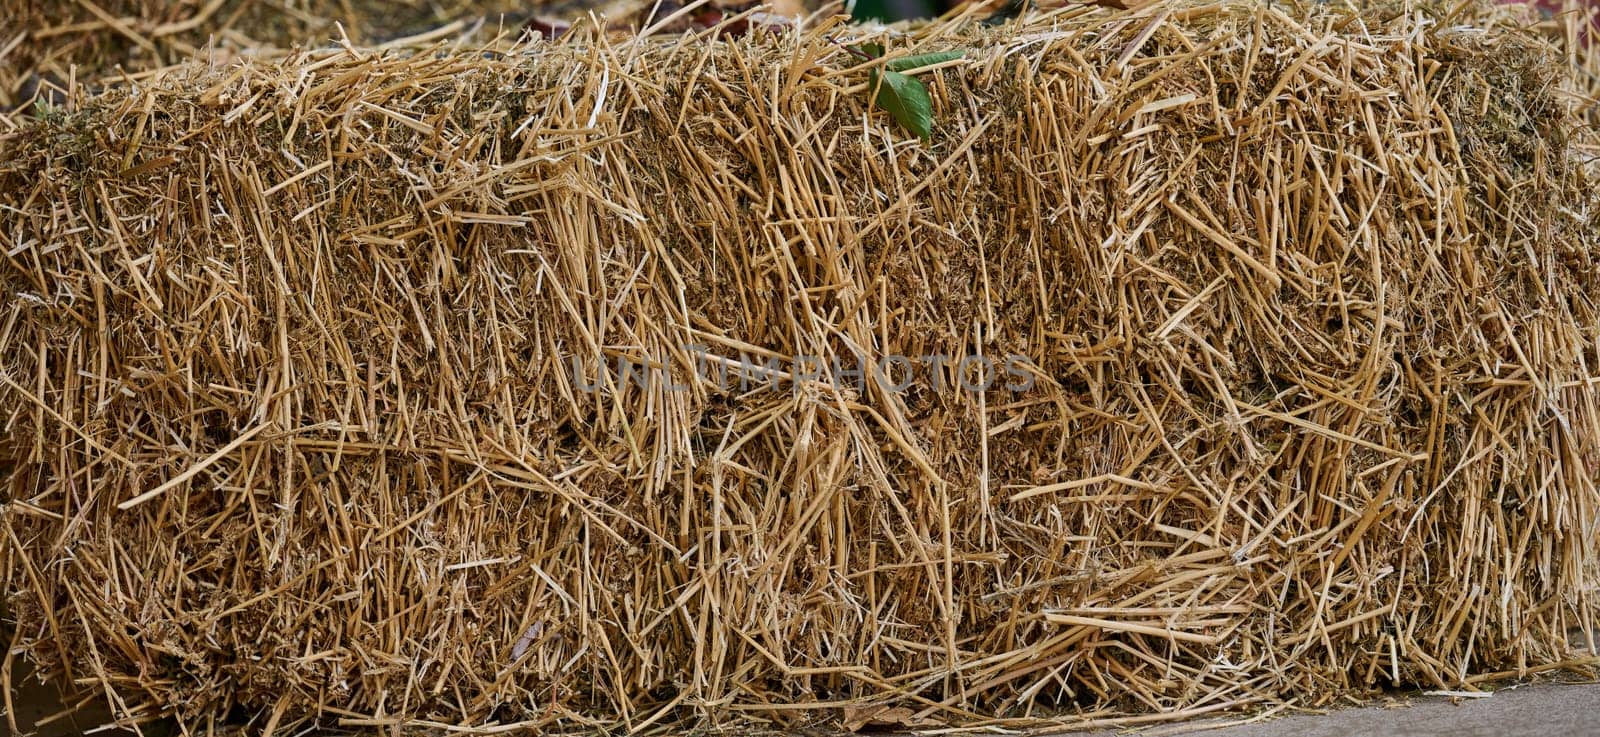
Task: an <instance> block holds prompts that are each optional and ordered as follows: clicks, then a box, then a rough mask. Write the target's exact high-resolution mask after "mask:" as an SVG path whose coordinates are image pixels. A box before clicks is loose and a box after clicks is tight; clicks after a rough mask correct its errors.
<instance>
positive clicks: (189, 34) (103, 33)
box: [0, 0, 583, 107]
mask: <svg viewBox="0 0 1600 737" xmlns="http://www.w3.org/2000/svg"><path fill="white" fill-rule="evenodd" d="M582 5H583V2H582V1H581V0H557V1H555V2H552V1H551V0H442V1H441V0H429V1H427V2H424V1H423V0H299V1H297V2H293V3H291V4H285V3H270V2H258V1H256V0H187V1H184V2H172V1H171V0H92V1H91V0H0V18H3V19H5V21H6V24H5V27H4V28H0V107H10V106H13V105H17V104H20V103H21V102H24V101H25V98H27V97H28V96H29V95H28V94H26V93H27V92H29V91H30V89H31V88H33V87H37V85H38V84H39V82H40V81H41V80H43V81H48V82H49V83H51V84H55V85H58V86H62V87H65V86H67V85H69V84H73V83H77V84H85V85H90V84H99V83H100V82H102V81H106V80H117V79H122V78H124V76H125V75H129V76H132V77H135V78H138V77H141V76H144V75H145V74H147V73H149V72H152V71H154V70H156V69H160V68H163V67H165V66H167V65H171V64H176V63H180V62H182V61H184V60H186V59H190V58H193V57H195V56H197V55H207V54H209V55H212V56H216V55H219V54H218V52H221V53H220V55H224V56H225V55H226V54H227V53H229V52H237V51H245V50H252V51H260V50H262V49H272V48H279V49H283V48H289V47H293V46H310V47H315V46H324V45H328V44H330V43H333V42H334V41H335V40H338V39H341V38H347V39H350V40H352V41H353V42H356V43H363V42H372V41H381V40H387V39H390V38H392V37H394V36H397V35H406V34H410V33H416V32H423V31H424V30H425V29H428V28H430V26H440V27H444V28H445V30H450V29H452V28H453V29H455V30H460V29H461V28H463V27H465V26H468V25H470V23H471V21H473V20H476V19H479V18H482V19H484V20H485V22H486V23H488V22H489V21H491V20H498V19H500V18H502V17H505V16H506V14H511V15H517V14H521V13H526V12H530V11H532V10H534V9H540V10H541V11H544V12H553V13H572V12H577V11H578V6H582ZM452 22H459V23H452ZM518 22H520V21H514V22H513V23H512V25H513V26H515V25H516V23H518Z"/></svg>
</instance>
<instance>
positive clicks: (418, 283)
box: [0, 2, 1600, 729]
mask: <svg viewBox="0 0 1600 737" xmlns="http://www.w3.org/2000/svg"><path fill="white" fill-rule="evenodd" d="M1507 18H1508V16H1505V15H1502V14H1501V11H1497V10H1494V9H1490V8H1484V7H1475V6H1464V7H1459V8H1455V9H1453V10H1452V9H1441V8H1435V7H1432V6H1408V5H1394V6H1387V7H1385V8H1382V9H1375V10H1369V11H1361V12H1359V13H1354V14H1353V13H1352V12H1351V11H1347V10H1341V9H1336V8H1332V7H1328V6H1322V5H1312V6H1309V7H1306V8H1301V9H1283V8H1271V7H1266V6H1264V5H1262V4H1259V3H1254V2H1248V3H1247V2H1222V3H1216V4H1210V5H1203V6H1196V5H1183V4H1157V5H1152V6H1147V7H1143V8H1140V9H1137V10H1133V11H1127V12H1112V11H1107V10H1104V9H1070V10H1065V11H1060V12H1054V13H1050V14H1047V15H1044V16H1037V17H1032V18H1030V19H1028V20H1026V21H1024V22H1021V23H1019V24H1014V25H1011V26H1008V27H1004V28H998V29H986V28H983V27H979V26H977V25H976V24H973V23H969V22H965V21H955V22H949V23H939V24H934V25H932V26H929V27H926V28H923V29H920V30H918V31H916V32H915V33H912V34H910V35H895V34H893V33H890V32H886V31H883V30H881V29H880V30H877V31H873V30H868V29H865V28H859V27H850V26H840V25H837V24H827V23H825V24H822V25H821V26H819V27H817V28H813V29H811V30H808V31H804V32H799V33H785V34H752V35H751V36H749V37H746V38H741V39H735V40H720V41H714V40H711V39H709V38H707V37H705V36H704V35H702V36H700V37H692V38H691V37H685V38H681V39H674V40H663V39H652V38H639V39H635V40H628V41H619V40H617V39H614V38H608V37H606V36H604V35H603V34H596V33H589V34H587V35H585V34H583V33H579V34H578V35H576V36H575V37H574V38H572V39H570V40H569V41H568V42H564V43H561V44H544V43H534V44H532V45H529V46H516V47H509V48H501V49H499V50H498V51H497V52H495V53H488V54H486V53H483V52H481V51H480V50H470V51H455V50H430V51H428V52H426V53H416V54H408V53H401V52H394V51H389V52H385V53H378V52H361V51H336V52H307V53H301V54H298V55H294V56H290V57H287V58H282V59H279V60H275V61H270V62H268V61H255V62H248V63H244V64H242V65H239V66H236V67H229V68H223V69H208V68H200V67H196V68H193V69H188V70H180V71H173V72H170V73H168V74H164V75H161V76H157V77H153V78H152V79H150V80H148V82H147V83H145V84H140V85H136V86H124V87H116V88H113V89H111V90H108V91H107V92H105V93H104V94H103V95H102V96H100V97H98V98H96V99H93V100H90V101H87V103H86V104H84V105H82V106H80V107H79V108H78V109H77V110H75V111H73V112H71V113H58V114H53V115H50V116H46V117H45V118H43V119H41V120H38V121H36V122H33V123H30V124H29V125H27V126H25V127H23V128H22V129H21V130H20V131H18V132H16V133H13V134H10V135H7V136H6V137H4V138H0V154H3V155H0V249H3V252H4V253H5V254H6V258H5V261H4V266H3V267H0V280H3V281H0V283H3V285H4V289H5V293H4V302H3V304H4V312H3V313H0V370H3V373H0V421H3V422H4V427H5V429H6V435H5V438H6V440H5V444H4V449H5V456H6V461H5V463H6V466H5V467H6V469H7V470H6V471H5V476H4V484H3V485H4V489H5V491H6V497H7V502H6V505H5V507H4V512H3V514H0V526H3V530H4V532H3V539H4V540H5V544H4V547H0V572H3V576H4V582H5V586H6V592H7V594H8V597H9V598H8V602H9V604H10V607H11V610H12V613H13V616H14V617H15V618H16V620H17V623H18V628H17V636H16V637H17V640H16V643H15V647H16V648H19V649H20V651H21V652H24V653H26V654H27V656H28V657H29V658H31V659H32V660H33V661H35V662H36V663H38V664H39V665H40V666H41V668H42V669H43V670H44V671H45V672H46V673H48V674H50V675H51V676H52V677H54V678H57V679H60V680H61V681H62V682H68V681H71V682H74V683H77V684H79V685H80V686H82V687H84V688H87V689H90V690H100V691H103V692H105V693H106V694H108V695H109V696H110V697H111V698H112V700H113V702H114V703H115V704H116V705H117V706H118V707H119V708H121V709H123V710H125V713H126V714H127V715H129V717H130V718H133V719H146V718H154V717H156V716H159V715H171V716H177V717H179V718H181V719H183V720H186V721H187V722H188V723H190V724H199V723H201V722H202V721H204V720H209V719H212V718H217V717H219V716H220V715H222V714H226V713H229V712H230V711H233V710H236V709H243V710H244V711H245V713H248V714H254V715H258V718H259V719H261V720H263V721H265V722H266V723H268V724H271V725H278V726H284V725H289V724H293V723H301V722H304V721H307V720H312V719H315V720H320V721H322V722H323V723H325V724H343V725H345V726H363V725H365V726H373V725H387V724H395V723H399V722H403V721H409V722H413V723H420V724H457V725H468V726H483V725H486V724H489V723H491V722H496V721H498V722H499V723H501V724H508V723H514V724H522V725H526V726H532V727H539V728H549V729H555V728H569V727H572V726H574V725H580V724H583V725H602V726H604V725H623V726H627V727H632V728H642V727H645V726H649V725H664V724H675V723H680V722H681V720H684V719H695V720H705V721H709V722H726V721H741V722H743V723H755V722H766V723H771V724H775V725H794V724H797V723H801V722H805V721H807V720H812V719H818V718H827V717H832V716H837V715H838V714H840V713H841V710H843V709H845V708H846V707H849V708H850V709H851V711H848V712H847V714H848V715H849V716H851V721H856V722H858V721H860V720H861V719H865V718H866V717H864V716H862V715H863V714H864V713H866V712H863V711H860V709H863V708H868V707H894V708H895V710H894V711H886V712H882V713H881V714H892V715H894V717H893V718H894V719H897V720H902V721H911V722H915V723H947V724H948V723H957V724H974V723H982V722H991V723H996V724H1001V725H1008V726H1025V725H1029V724H1038V723H1040V722H1041V721H1051V720H1065V721H1076V722H1079V723H1082V722H1083V721H1085V720H1100V723H1108V722H1111V723H1127V722H1129V721H1134V722H1136V721H1141V720H1149V719H1153V718H1170V717H1175V716H1186V715H1195V714H1201V713H1210V712H1214V711H1217V710H1223V709H1230V708H1238V707H1248V706H1265V705H1271V704H1280V703H1287V702H1288V701H1289V700H1291V699H1292V700H1295V703H1298V704H1303V705H1319V704H1326V703H1329V702H1330V701H1331V700H1333V699H1335V698H1338V697H1340V696H1344V695H1352V694H1354V695H1359V694H1362V693H1368V692H1370V691H1371V690H1372V689H1375V688H1381V687H1385V686H1390V685H1421V686H1428V687H1447V688H1470V687H1473V685H1474V684H1478V683H1482V682H1483V681H1485V680H1486V679H1492V678H1495V677H1503V676H1505V675H1508V674H1509V675H1516V674H1521V673H1528V672H1534V671H1540V670H1546V669H1552V668H1583V667H1587V666H1588V665H1592V663H1593V661H1592V660H1586V659H1584V657H1582V656H1581V655H1579V654H1578V653H1577V652H1576V651H1575V650H1573V648H1572V647H1571V646H1570V644H1569V640H1568V633H1569V632H1571V631H1581V632H1583V633H1587V636H1588V637H1589V638H1590V640H1591V641H1592V633H1593V630H1592V623H1593V621H1594V604H1595V602H1594V598H1593V597H1594V594H1595V587H1596V582H1597V580H1600V540H1597V529H1596V519H1597V508H1600V494H1597V491H1596V477H1597V475H1600V414H1597V410H1600V406H1597V405H1600V402H1597V400H1600V383H1597V382H1600V375H1597V373H1596V372H1597V366H1600V364H1597V360H1600V359H1597V356H1596V350H1597V343H1600V334H1597V313H1596V309H1595V303H1594V295H1595V293H1596V286H1597V279H1596V261H1595V257H1596V248H1597V245H1600V244H1597V233H1596V228H1595V227H1594V225H1593V222H1592V219H1591V218H1592V213H1593V212H1594V205H1595V204H1596V203H1595V201H1594V199H1593V198H1594V195H1593V194H1592V192H1591V191H1590V182H1589V181H1587V180H1586V177H1588V176H1590V175H1589V174H1588V173H1586V171H1585V167H1583V166H1581V165H1579V164H1578V163H1577V162H1579V160H1580V158H1579V156H1578V155H1577V154H1575V153H1574V152H1575V151H1576V150H1577V149H1578V148H1579V147H1580V144H1581V145H1584V146H1588V145H1591V144H1592V139H1585V138H1582V136H1584V135H1586V134H1584V133H1583V132H1582V131H1581V129H1580V128H1579V127H1578V117H1577V113H1576V112H1575V107H1574V105H1573V104H1572V103H1571V97H1570V96H1569V95H1564V92H1563V91H1564V90H1565V91H1570V89H1571V88H1572V87H1573V85H1572V84H1571V80H1570V79H1569V78H1568V77H1567V75H1566V70H1567V67H1566V66H1564V65H1562V64H1560V63H1559V62H1557V61H1556V57H1555V55H1554V53H1553V51H1552V49H1551V47H1549V46H1547V45H1546V42H1544V41H1541V40H1539V39H1538V37H1537V36H1536V35H1534V34H1533V33H1532V32H1529V31H1526V30H1523V29H1520V27H1518V26H1516V25H1515V24H1512V23H1510V22H1508V20H1507ZM866 41H876V42H880V43H884V42H886V43H887V44H888V46H889V49H890V51H889V53H890V54H892V55H902V54H909V53H915V52H922V51H935V50H945V49H952V48H958V49H964V50H965V51H966V56H965V59H964V60H962V61H958V62H951V63H948V64H946V65H944V66H943V67H942V68H940V69H937V70H934V71H931V72H927V73H924V74H922V75H921V78H922V79H924V80H925V81H926V83H927V86H928V88H929V89H930V91H931V92H932V95H933V98H934V100H935V105H934V109H935V117H936V123H937V125H936V130H935V133H934V136H933V138H932V140H931V141H929V142H922V141H919V140H916V139H915V138H913V137H911V136H909V135H908V134H906V133H905V132H904V130H902V129H901V128H899V127H897V126H896V125H895V123H894V122H893V121H892V120H891V119H890V118H888V117H887V116H886V115H885V114H884V113H883V112H881V111H873V110H871V109H870V108H869V106H868V104H867V100H868V97H869V94H870V90H869V89H868V88H867V85H866V79H867V75H866V69H867V67H868V66H869V64H867V63H863V62H861V61H859V60H858V59H857V58H856V57H854V56H852V55H851V54H850V53H849V52H848V51H847V50H845V49H844V48H843V47H842V44H846V43H858V42H866ZM1591 150H1592V148H1591ZM690 346H701V347H703V350H704V353H705V354H708V355H709V356H715V357H721V358H723V359H728V360H737V359H738V358H739V357H740V356H741V354H750V355H752V356H755V357H758V358H760V359H762V360H765V359H768V358H774V357H776V358H779V359H781V358H782V357H790V356H797V355H813V356H821V357H824V360H828V361H831V360H834V359H837V360H838V361H839V362H840V363H841V364H843V365H844V366H845V367H850V366H854V365H857V364H858V363H859V362H866V363H873V362H876V361H877V360H879V359H881V358H883V357H887V356H897V355H899V356H912V357H918V356H929V355H933V354H944V355H949V356H968V355H975V354H979V353H981V354H983V355H986V356H994V357H1000V356H1005V355H1009V354H1016V355H1021V356H1026V357H1027V358H1028V360H1029V361H1030V363H1031V366H1032V369H1031V370H1032V371H1033V374H1032V375H1034V376H1035V377H1036V382H1035V384H1034V386H1033V387H1032V388H1030V389H1028V390H1027V391H1025V392H1021V393H1012V392H1010V391H1008V390H1007V389H1004V388H1002V387H999V386H997V387H995V388H993V389H991V390H990V391H987V392H971V391H965V390H962V389H959V388H953V386H952V384H953V382H952V376H951V375H950V370H949V368H948V367H946V368H945V369H944V373H943V374H942V375H941V379H940V381H939V384H940V385H942V386H936V384H935V382H934V378H933V369H930V368H929V367H927V366H923V367H922V368H920V369H919V370H918V372H917V374H916V381H915V382H914V383H913V384H912V385H911V386H910V388H908V389H907V390H905V391H902V392H895V391H889V390H888V389H887V388H886V387H883V386H881V385H878V384H874V383H868V384H865V385H861V384H857V383H853V382H844V383H843V384H842V385H835V384H832V383H830V382H827V381H821V380H814V379H806V378H803V377H802V378H801V379H800V380H798V381H786V382H783V383H781V384H780V387H779V390H775V391H763V390H751V391H741V390H740V389H738V388H722V387H719V386H717V384H716V382H715V379H716V375H715V373H714V372H712V371H709V370H707V369H705V368H704V367H703V366H699V365H697V364H708V363H714V360H713V359H712V358H708V357H706V356H703V355H701V354H699V353H696V352H695V351H693V350H691V348H690ZM857 356H860V357H862V358H859V359H858V358H857ZM572 358H576V359H577V360H578V364H577V365H578V366H579V369H580V370H581V372H582V373H583V377H582V378H583V379H584V380H585V381H596V380H599V378H598V377H599V375H600V374H605V373H609V372H607V371H602V370H599V369H597V367H596V361H598V360H600V359H602V358H603V359H604V360H606V361H610V362H615V361H616V360H618V359H619V358H625V359H628V360H633V361H648V362H652V363H653V365H654V366H655V367H657V369H658V370H660V371H662V372H665V373H666V374H667V375H669V376H670V377H671V380H672V383H679V384H683V385H686V386H687V387H688V388H687V389H686V390H682V391H675V390H672V389H670V388H669V382H667V381H662V380H658V381H651V382H647V383H646V385H644V386H639V385H637V384H634V383H631V382H627V381H616V380H615V377H613V380H612V381H611V382H610V383H609V384H608V385H606V386H605V388H604V389H602V390H601V391H598V392H592V393H591V392H585V391H584V390H583V389H581V388H580V387H578V386H576V385H575V382H574V381H573V378H572V377H571V376H569V371H570V370H571V364H570V363H569V359H572ZM784 368H785V370H787V369H789V368H792V367H790V366H785V367H784ZM796 385H798V388H796ZM1151 713H1156V714H1157V716H1150V714H1151ZM881 714H880V716H881ZM883 718H887V717H883Z"/></svg>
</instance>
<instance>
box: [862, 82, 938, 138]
mask: <svg viewBox="0 0 1600 737" xmlns="http://www.w3.org/2000/svg"><path fill="white" fill-rule="evenodd" d="M872 86H873V87H876V88H877V89H878V97H877V100H876V101H877V105H878V107H881V108H883V109H884V110H888V111H889V114H890V115H893V116H894V119H895V120H897V121H899V122H900V125H903V126H905V128H906V130H909V131H911V132H912V133H915V134H917V137H919V138H922V139H923V140H927V139H928V138H929V137H930V136H932V135H933V100H931V99H929V98H928V88H927V87H924V86H922V82H919V81H917V79H916V78H915V77H908V76H906V75H904V74H901V73H899V72H892V71H885V72H883V73H882V74H879V73H878V71H877V70H873V72H872Z"/></svg>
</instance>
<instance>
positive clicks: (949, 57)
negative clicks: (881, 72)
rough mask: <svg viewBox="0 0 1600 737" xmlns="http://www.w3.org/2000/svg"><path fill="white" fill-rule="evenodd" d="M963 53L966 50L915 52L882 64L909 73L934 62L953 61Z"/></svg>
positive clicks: (891, 69) (929, 65) (890, 69)
mask: <svg viewBox="0 0 1600 737" xmlns="http://www.w3.org/2000/svg"><path fill="white" fill-rule="evenodd" d="M965 54H966V52H964V51H936V52H934V53H932V54H915V55H912V56H904V57H901V58H899V59H895V60H893V61H890V62H888V63H886V64H884V65H883V66H884V67H885V68H887V69H888V70H889V71H891V72H907V73H909V72H912V71H915V70H917V69H921V68H923V67H931V66H933V65H935V64H943V63H945V62H947V61H955V60H956V59H960V58H961V57H962V56H963V55H965Z"/></svg>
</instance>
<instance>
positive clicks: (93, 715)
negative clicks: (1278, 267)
mask: <svg viewBox="0 0 1600 737" xmlns="http://www.w3.org/2000/svg"><path fill="white" fill-rule="evenodd" d="M1452 701H1453V700H1452V699H1447V698H1439V697H1429V696H1415V697H1410V698H1405V699H1395V700H1394V703H1393V704H1392V705H1386V706H1369V707H1364V708H1352V709H1340V710H1338V711H1335V712H1332V713H1330V714H1295V715H1291V716H1282V717H1277V718H1273V719H1268V720H1263V721H1258V722H1254V723H1250V724H1236V725H1234V726H1222V727H1217V728H1215V729H1205V731H1203V732H1195V731H1194V730H1196V729H1201V728H1207V727H1212V726H1214V725H1218V724H1226V723H1227V722H1215V721H1209V722H1192V723H1185V724H1177V725H1162V726H1155V727H1151V728H1149V729H1146V730H1141V731H1140V732H1137V733H1134V734H1142V735H1148V736H1149V737H1160V736H1162V735H1174V734H1177V733H1182V734H1196V733H1198V734H1204V735H1206V737H1291V736H1292V737H1368V736H1370V737H1480V736H1482V737H1567V736H1569V735H1571V736H1573V737H1578V736H1582V735H1600V684H1587V685H1559V684H1540V685H1533V686H1522V687H1519V688H1510V689H1503V690H1500V691H1497V692H1495V694H1494V695H1493V696H1491V697H1489V698H1481V699H1458V700H1454V703H1452ZM60 708H61V707H60V706H59V704H58V703H57V700H56V698H55V692H54V690H53V689H50V688H48V687H40V686H36V685H32V679H29V685H28V686H27V687H26V688H25V689H24V690H23V691H22V693H21V694H19V698H18V703H17V716H18V719H17V721H18V725H19V726H21V727H22V728H23V729H27V724H28V723H31V722H32V721H33V720H36V719H39V718H41V717H43V716H46V715H48V714H52V713H55V712H57V711H59V710H60ZM105 714H106V712H105V710H104V709H102V708H86V709H85V710H83V712H81V713H80V714H78V715H76V716H75V717H73V718H63V719H60V720H57V721H54V722H52V723H51V724H49V725H46V726H45V727H44V728H42V729H40V730H38V731H36V732H34V734H35V735H37V736H38V737H65V735H76V734H81V733H83V732H84V731H86V730H89V729H92V728H93V727H95V726H97V725H98V724H99V723H100V720H101V719H103V718H104V716H105ZM1232 721H1237V720H1232ZM9 734H10V733H9V732H8V731H7V727H6V726H5V723H4V721H3V720H0V735H9ZM101 734H114V733H101ZM1126 734H1128V733H1126V732H1114V731H1106V732H1081V733H1075V734H1073V735H1064V736H1063V737H1112V736H1113V735H1118V736H1119V737H1120V736H1121V735H1126Z"/></svg>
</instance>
